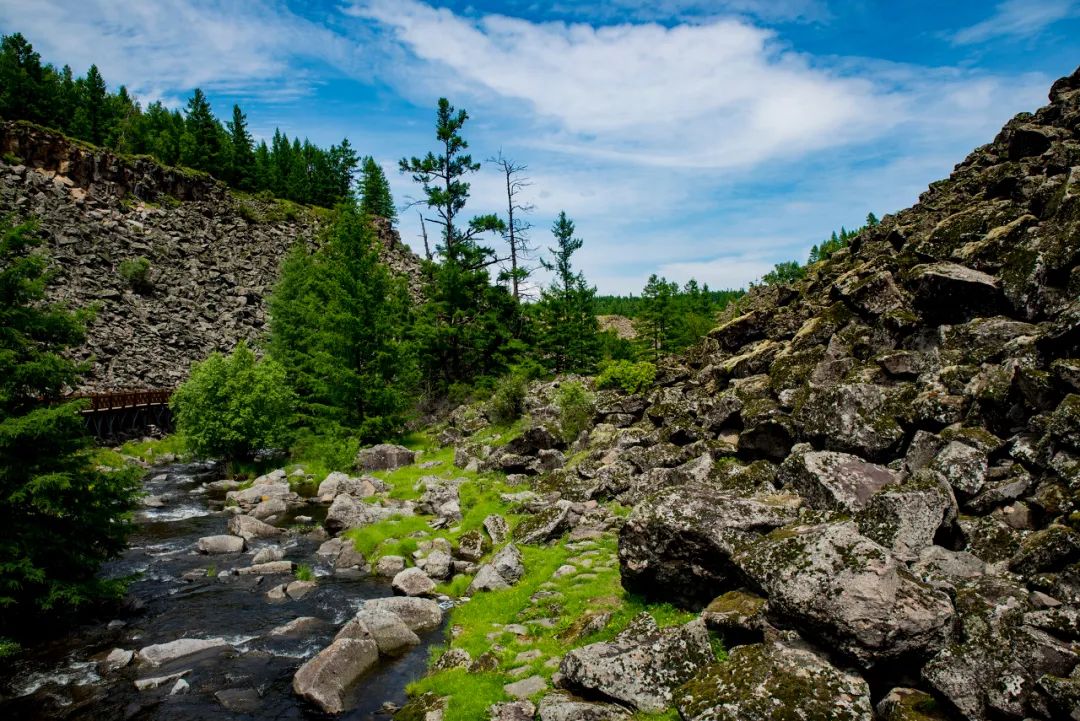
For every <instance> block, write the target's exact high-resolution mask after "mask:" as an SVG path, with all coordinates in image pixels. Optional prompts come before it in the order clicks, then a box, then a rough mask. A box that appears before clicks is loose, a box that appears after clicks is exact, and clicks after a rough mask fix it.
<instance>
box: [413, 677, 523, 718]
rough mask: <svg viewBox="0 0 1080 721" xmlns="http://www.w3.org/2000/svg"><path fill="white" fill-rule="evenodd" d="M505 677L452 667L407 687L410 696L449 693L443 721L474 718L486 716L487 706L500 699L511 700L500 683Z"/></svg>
mask: <svg viewBox="0 0 1080 721" xmlns="http://www.w3.org/2000/svg"><path fill="white" fill-rule="evenodd" d="M506 683H507V680H506V678H505V677H504V676H503V675H502V674H498V673H469V672H468V671H466V670H465V669H463V668H455V669H452V670H450V671H445V672H443V673H440V674H436V675H434V676H426V677H424V678H422V679H420V680H419V681H416V682H415V683H411V684H409V686H408V693H409V695H410V696H418V695H420V694H423V693H434V694H436V695H439V696H449V697H450V700H449V702H448V703H447V708H446V715H445V717H444V721H476V719H484V718H487V717H488V708H490V706H491V705H492V704H495V703H499V702H500V701H510V700H512V699H511V698H510V697H509V696H508V695H507V693H506V692H505V691H503V685H504V684H506Z"/></svg>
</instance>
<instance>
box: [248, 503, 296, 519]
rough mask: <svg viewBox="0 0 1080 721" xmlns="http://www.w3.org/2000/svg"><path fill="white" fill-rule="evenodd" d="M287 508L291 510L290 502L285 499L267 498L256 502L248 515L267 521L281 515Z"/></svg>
mask: <svg viewBox="0 0 1080 721" xmlns="http://www.w3.org/2000/svg"><path fill="white" fill-rule="evenodd" d="M287 510H289V504H287V503H285V499H283V498H267V499H266V500H265V501H259V502H258V503H256V504H255V507H254V508H252V509H251V510H250V511H248V515H249V516H251V517H252V518H258V519H259V520H260V521H266V520H269V519H273V518H276V517H277V516H280V515H281V514H283V513H285V512H286V511H287Z"/></svg>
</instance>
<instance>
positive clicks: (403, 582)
mask: <svg viewBox="0 0 1080 721" xmlns="http://www.w3.org/2000/svg"><path fill="white" fill-rule="evenodd" d="M390 585H391V587H392V588H393V589H394V593H399V594H401V595H402V596H430V595H431V594H432V593H434V592H435V582H434V581H432V580H431V578H430V577H429V576H428V575H427V574H426V573H424V572H423V571H422V570H420V569H419V568H406V569H405V570H404V571H401V572H400V573H398V574H397V575H396V576H394V580H393V581H391V582H390Z"/></svg>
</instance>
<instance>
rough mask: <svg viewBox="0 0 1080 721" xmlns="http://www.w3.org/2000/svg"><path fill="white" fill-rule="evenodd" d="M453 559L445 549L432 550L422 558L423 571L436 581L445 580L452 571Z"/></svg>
mask: <svg viewBox="0 0 1080 721" xmlns="http://www.w3.org/2000/svg"><path fill="white" fill-rule="evenodd" d="M453 567H454V559H453V558H452V557H451V556H450V554H449V553H446V552H445V551H432V552H431V553H429V554H428V555H427V557H425V558H424V573H426V574H427V575H428V577H429V578H432V579H434V580H437V581H445V580H446V579H448V578H450V576H451V575H452V572H453Z"/></svg>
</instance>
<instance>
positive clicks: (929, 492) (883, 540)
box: [855, 472, 957, 561]
mask: <svg viewBox="0 0 1080 721" xmlns="http://www.w3.org/2000/svg"><path fill="white" fill-rule="evenodd" d="M956 514H957V507H956V498H955V497H954V496H953V494H952V489H950V488H949V486H948V485H947V484H945V483H944V482H942V481H940V480H939V479H938V478H937V477H936V476H935V475H934V474H932V473H925V472H922V473H919V474H917V475H916V477H915V478H914V479H912V480H911V481H909V482H907V483H905V484H904V485H902V486H894V487H889V488H886V489H885V490H883V491H881V492H879V493H877V494H875V495H874V496H873V497H871V499H870V501H869V502H868V503H867V504H866V505H865V507H864V508H863V509H862V510H861V511H859V513H858V514H857V515H856V516H855V522H856V523H857V524H858V526H859V532H860V533H862V534H863V535H864V536H866V537H867V538H869V539H871V540H873V541H877V542H878V543H880V544H881V545H882V546H885V547H886V548H888V549H889V550H890V551H892V553H893V555H894V556H896V557H897V558H899V559H901V560H903V561H914V560H915V559H916V558H917V557H918V555H919V552H920V551H922V549H924V548H926V547H927V546H931V545H933V543H934V538H935V536H936V535H937V533H938V531H939V530H941V529H942V528H944V527H947V526H949V525H951V524H952V522H953V521H954V520H955V519H956Z"/></svg>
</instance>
